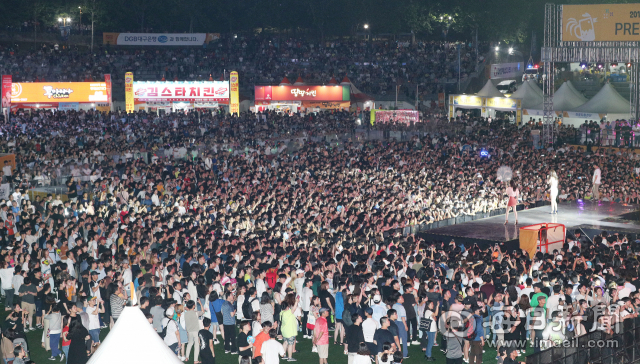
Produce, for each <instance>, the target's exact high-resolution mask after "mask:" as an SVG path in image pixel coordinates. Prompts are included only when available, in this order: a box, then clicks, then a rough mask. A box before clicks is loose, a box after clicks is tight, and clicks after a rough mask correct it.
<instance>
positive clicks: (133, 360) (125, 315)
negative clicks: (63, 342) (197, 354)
mask: <svg viewBox="0 0 640 364" xmlns="http://www.w3.org/2000/svg"><path fill="white" fill-rule="evenodd" d="M143 363H154V364H183V363H182V361H180V359H178V357H177V356H176V355H175V354H174V353H173V351H171V349H169V347H168V346H167V344H165V343H164V340H162V338H160V335H158V333H157V332H156V331H155V330H154V329H153V327H151V325H150V324H149V321H147V319H146V317H145V316H144V314H143V313H142V311H140V309H139V308H137V307H125V309H124V311H122V313H121V314H120V317H119V318H118V322H116V324H115V325H114V326H113V329H111V331H110V332H109V334H108V335H107V338H106V339H105V340H104V341H103V342H102V345H100V347H99V348H98V350H96V352H95V353H93V355H92V356H91V359H89V361H88V363H87V364H143Z"/></svg>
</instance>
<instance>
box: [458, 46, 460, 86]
mask: <svg viewBox="0 0 640 364" xmlns="http://www.w3.org/2000/svg"><path fill="white" fill-rule="evenodd" d="M458 92H460V44H458Z"/></svg>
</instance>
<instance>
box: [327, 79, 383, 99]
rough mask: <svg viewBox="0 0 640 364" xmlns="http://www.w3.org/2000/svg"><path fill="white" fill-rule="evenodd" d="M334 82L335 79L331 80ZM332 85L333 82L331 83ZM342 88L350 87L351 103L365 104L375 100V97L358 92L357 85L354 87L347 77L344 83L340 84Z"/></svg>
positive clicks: (343, 80)
mask: <svg viewBox="0 0 640 364" xmlns="http://www.w3.org/2000/svg"><path fill="white" fill-rule="evenodd" d="M331 80H332V81H335V79H334V78H331ZM329 84H331V82H329ZM340 85H342V86H349V93H350V94H351V102H354V101H355V102H365V101H369V100H374V99H373V97H371V96H369V95H367V94H365V93H364V92H362V91H360V90H358V88H357V87H356V85H354V84H353V83H352V82H351V81H350V80H349V78H348V77H347V76H344V78H343V79H342V82H340Z"/></svg>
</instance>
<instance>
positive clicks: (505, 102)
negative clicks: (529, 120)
mask: <svg viewBox="0 0 640 364" xmlns="http://www.w3.org/2000/svg"><path fill="white" fill-rule="evenodd" d="M517 101H519V100H514V99H510V98H506V97H490V98H487V99H486V105H485V106H486V107H488V108H493V109H513V110H515V109H517V108H518V102H517Z"/></svg>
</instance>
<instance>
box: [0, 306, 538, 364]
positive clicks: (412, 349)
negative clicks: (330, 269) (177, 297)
mask: <svg viewBox="0 0 640 364" xmlns="http://www.w3.org/2000/svg"><path fill="white" fill-rule="evenodd" d="M0 307H1V308H0V316H2V321H3V322H4V320H5V318H6V316H7V312H5V311H4V306H0ZM34 320H35V319H34ZM108 333H109V329H102V330H101V332H100V338H101V340H104V338H105V337H106V336H107V335H108ZM41 337H42V330H36V331H30V332H28V333H27V339H28V340H27V342H28V345H29V349H30V355H31V359H32V360H33V361H34V362H36V363H37V364H45V363H56V362H57V363H59V361H58V360H56V361H50V360H48V358H49V357H50V356H51V352H47V351H46V350H45V349H44V348H43V347H42V346H41ZM221 339H222V338H221V337H220V335H218V340H220V344H218V345H215V347H214V349H215V355H216V364H237V363H238V356H237V355H231V354H225V353H224V342H223V341H222V340H221ZM298 340H299V342H298V343H297V345H296V349H297V350H299V351H300V352H299V353H295V354H293V357H294V358H295V359H297V360H298V362H299V363H303V364H314V363H318V354H317V353H312V352H311V340H309V339H303V338H302V334H300V335H298ZM330 342H331V343H333V332H331V340H330ZM437 342H438V343H439V342H440V335H438V338H437ZM141 349H143V350H144V348H141ZM192 351H193V350H192ZM485 351H486V352H485V353H484V355H483V363H486V364H495V363H496V359H495V357H496V351H495V349H493V348H489V347H487V346H485ZM531 352H532V351H531V349H529V350H528V351H527V354H530V353H531ZM432 353H433V356H434V357H435V358H436V361H435V363H444V362H446V359H445V356H444V354H443V353H442V352H441V351H440V347H438V346H434V347H433V351H432ZM409 356H410V358H409V359H406V360H405V361H404V363H408V364H413V363H416V364H417V363H425V361H424V353H423V352H422V349H421V348H420V346H419V345H412V346H409ZM524 358H525V357H524V356H521V357H520V358H519V360H522V361H524V360H525V359H524ZM328 362H329V363H330V364H334V363H340V364H346V363H347V356H346V355H344V354H343V349H342V347H341V346H339V345H333V344H330V345H329V360H328ZM185 363H188V364H193V352H192V353H191V358H190V360H189V361H187V362H185ZM281 363H284V361H282V360H281Z"/></svg>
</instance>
